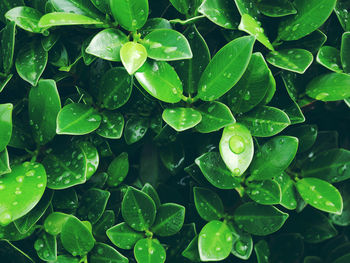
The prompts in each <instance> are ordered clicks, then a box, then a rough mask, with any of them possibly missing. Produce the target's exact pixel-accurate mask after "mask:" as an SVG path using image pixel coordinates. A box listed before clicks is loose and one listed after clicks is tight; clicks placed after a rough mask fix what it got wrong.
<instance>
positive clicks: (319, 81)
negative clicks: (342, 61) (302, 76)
mask: <svg viewBox="0 0 350 263" xmlns="http://www.w3.org/2000/svg"><path fill="white" fill-rule="evenodd" d="M349 85H350V76H349V75H348V74H343V73H328V74H324V75H320V76H318V77H316V78H314V79H313V80H311V81H310V82H309V84H307V86H306V94H307V95H308V96H310V97H311V98H313V99H316V100H322V101H337V100H343V99H346V98H348V97H350V89H349Z"/></svg>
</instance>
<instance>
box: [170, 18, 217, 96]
mask: <svg viewBox="0 0 350 263" xmlns="http://www.w3.org/2000/svg"><path fill="white" fill-rule="evenodd" d="M183 34H184V36H185V37H186V38H187V40H188V43H189V44H190V47H191V50H192V54H193V56H192V58H191V59H186V60H183V61H178V62H175V63H174V64H173V65H174V67H175V70H176V72H177V73H178V74H179V76H180V79H181V80H182V84H183V87H184V91H185V92H186V93H188V94H191V93H196V92H197V84H198V82H199V79H200V77H201V75H202V73H203V71H204V69H205V67H206V66H207V65H208V63H209V61H210V52H209V48H208V46H207V44H206V42H205V40H204V38H203V37H202V36H201V34H200V33H199V32H198V30H197V28H196V26H195V25H194V24H193V25H190V26H189V27H188V28H187V29H186V30H185V31H184V32H183Z"/></svg>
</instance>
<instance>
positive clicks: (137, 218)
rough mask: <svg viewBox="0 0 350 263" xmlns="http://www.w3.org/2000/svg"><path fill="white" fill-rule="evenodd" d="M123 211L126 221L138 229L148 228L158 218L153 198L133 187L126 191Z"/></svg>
mask: <svg viewBox="0 0 350 263" xmlns="http://www.w3.org/2000/svg"><path fill="white" fill-rule="evenodd" d="M121 211H122V216H123V218H124V220H125V222H126V223H128V225H130V226H131V227H132V228H133V229H135V230H137V231H143V230H146V229H148V228H149V227H150V226H152V225H153V222H154V220H155V218H156V205H155V204H154V201H153V200H152V198H151V197H149V196H148V195H147V194H145V193H144V192H141V191H140V190H137V189H135V188H133V187H129V188H128V190H127V191H126V193H125V195H124V198H123V201H122V208H121Z"/></svg>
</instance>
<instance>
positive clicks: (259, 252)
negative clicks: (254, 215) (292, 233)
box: [254, 239, 270, 263]
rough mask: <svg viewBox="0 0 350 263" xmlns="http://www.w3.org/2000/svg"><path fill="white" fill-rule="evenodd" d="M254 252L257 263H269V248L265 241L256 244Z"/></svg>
mask: <svg viewBox="0 0 350 263" xmlns="http://www.w3.org/2000/svg"><path fill="white" fill-rule="evenodd" d="M254 251H255V254H256V258H257V260H258V263H269V258H270V248H269V245H268V244H267V242H266V241H265V240H263V239H262V240H260V241H259V242H258V243H256V244H255V246H254Z"/></svg>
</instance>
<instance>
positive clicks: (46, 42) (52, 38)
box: [41, 32, 61, 51]
mask: <svg viewBox="0 0 350 263" xmlns="http://www.w3.org/2000/svg"><path fill="white" fill-rule="evenodd" d="M60 36H61V35H60V34H58V33H55V32H50V35H48V36H45V37H43V38H42V39H41V45H42V46H43V48H44V50H45V51H50V50H51V48H52V47H53V46H54V45H55V44H56V43H57V41H58V40H59V38H60Z"/></svg>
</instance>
